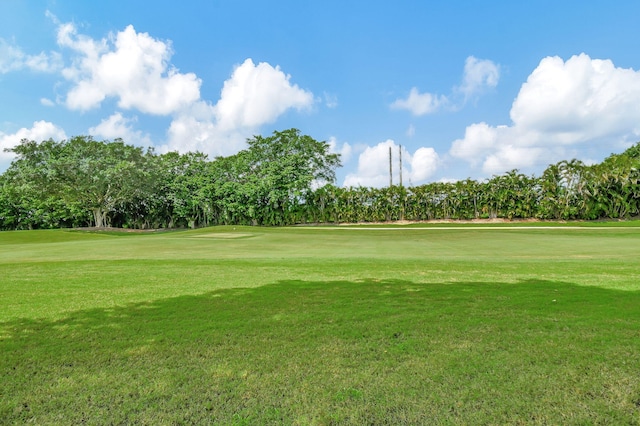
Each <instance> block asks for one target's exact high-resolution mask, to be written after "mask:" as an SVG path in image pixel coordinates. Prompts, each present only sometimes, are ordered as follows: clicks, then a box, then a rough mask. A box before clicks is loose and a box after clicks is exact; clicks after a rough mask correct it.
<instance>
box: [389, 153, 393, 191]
mask: <svg viewBox="0 0 640 426" xmlns="http://www.w3.org/2000/svg"><path fill="white" fill-rule="evenodd" d="M392 186H393V165H392V163H391V147H389V187H392Z"/></svg>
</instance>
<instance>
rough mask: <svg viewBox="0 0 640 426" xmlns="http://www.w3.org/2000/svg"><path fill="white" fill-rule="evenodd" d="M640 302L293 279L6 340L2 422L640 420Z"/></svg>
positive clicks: (526, 286)
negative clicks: (639, 307)
mask: <svg viewBox="0 0 640 426" xmlns="http://www.w3.org/2000/svg"><path fill="white" fill-rule="evenodd" d="M638 306H640V293H638V292H620V291H615V290H607V289H600V288H590V287H580V286H576V285H572V284H569V283H560V282H549V281H525V282H521V283H519V284H506V283H455V284H419V283H413V282H408V281H389V280H386V281H376V280H366V281H359V282H346V281H345V282H304V281H283V282H279V283H276V284H273V285H268V286H264V287H259V288H255V289H232V290H221V291H216V292H212V293H208V294H203V295H197V296H180V297H176V298H171V299H163V300H157V301H153V302H149V303H140V304H132V305H129V306H124V307H115V308H112V309H95V310H87V311H81V312H76V313H74V314H73V315H71V316H69V317H68V318H66V319H64V320H60V321H44V320H43V321H37V320H24V319H21V320H16V321H11V322H5V323H1V324H0V327H1V328H0V330H1V331H0V333H1V334H0V336H1V339H0V355H1V358H0V379H1V380H0V423H2V422H5V423H7V424H13V423H21V422H28V421H32V422H35V423H38V424H59V423H65V424H76V423H83V422H85V423H114V424H115V423H152V424H160V423H162V424H164V423H198V424H206V423H216V424H310V423H311V424H363V423H367V424H403V423H404V424H424V423H445V424H447V423H451V424H453V423H467V424H469V423H471V424H476V423H517V422H527V423H534V424H535V423H540V424H543V423H556V424H558V423H601V422H613V423H624V424H633V423H638V422H639V421H640V367H638V366H639V365H640V310H639V309H638Z"/></svg>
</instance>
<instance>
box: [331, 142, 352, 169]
mask: <svg viewBox="0 0 640 426" xmlns="http://www.w3.org/2000/svg"><path fill="white" fill-rule="evenodd" d="M327 143H328V144H329V151H331V153H333V154H340V161H342V164H345V163H347V162H348V161H349V160H350V159H351V153H352V152H353V148H352V147H351V145H350V144H349V143H347V142H344V143H343V144H342V145H340V143H339V142H338V140H337V139H336V138H335V137H331V138H329V140H328V141H327Z"/></svg>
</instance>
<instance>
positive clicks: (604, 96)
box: [449, 53, 640, 174]
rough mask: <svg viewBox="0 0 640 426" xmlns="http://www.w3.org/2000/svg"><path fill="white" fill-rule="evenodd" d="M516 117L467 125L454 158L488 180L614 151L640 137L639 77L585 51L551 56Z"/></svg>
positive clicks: (522, 96) (523, 95) (523, 91)
mask: <svg viewBox="0 0 640 426" xmlns="http://www.w3.org/2000/svg"><path fill="white" fill-rule="evenodd" d="M510 116H511V120H512V123H511V125H509V126H504V125H502V126H490V125H488V124H486V123H476V124H472V125H470V126H468V127H467V129H466V131H465V135H464V137H463V138H462V139H458V140H456V141H454V142H453V144H452V146H451V149H450V151H449V153H450V154H451V155H452V156H453V157H457V158H461V159H464V160H466V161H468V162H469V163H470V164H471V165H472V166H476V165H479V166H481V168H482V171H483V172H484V173H488V174H490V173H493V174H495V173H502V172H505V171H507V170H510V169H513V168H519V169H525V170H526V169H532V168H535V167H544V166H546V165H547V164H549V163H553V162H556V161H560V160H562V159H566V157H567V156H568V155H574V154H576V153H577V152H578V151H579V148H584V147H589V148H591V149H596V150H600V151H602V152H605V151H606V152H607V153H608V151H611V150H612V149H611V148H612V145H622V144H624V143H626V141H628V140H631V139H634V138H637V137H638V136H640V72H638V71H635V70H632V69H623V68H617V67H615V65H614V64H613V62H611V61H610V60H600V59H592V58H590V57H589V56H588V55H586V54H584V53H583V54H581V55H576V56H572V57H571V58H569V59H568V60H567V61H564V60H563V59H561V58H559V57H547V58H544V59H543V60H542V61H541V62H540V64H539V65H538V67H537V68H536V69H535V70H534V71H533V72H532V73H531V75H530V76H529V78H528V79H527V81H526V82H525V83H524V84H523V85H522V87H521V88H520V92H519V93H518V96H517V97H516V99H515V101H514V102H513V105H512V108H511V113H510Z"/></svg>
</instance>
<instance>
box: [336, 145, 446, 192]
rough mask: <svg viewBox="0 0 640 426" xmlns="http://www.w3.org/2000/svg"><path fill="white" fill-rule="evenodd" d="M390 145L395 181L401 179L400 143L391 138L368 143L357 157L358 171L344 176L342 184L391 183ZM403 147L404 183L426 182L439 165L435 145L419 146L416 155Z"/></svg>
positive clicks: (379, 185) (380, 184) (378, 185)
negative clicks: (373, 143) (429, 146)
mask: <svg viewBox="0 0 640 426" xmlns="http://www.w3.org/2000/svg"><path fill="white" fill-rule="evenodd" d="M389 149H391V156H392V160H391V162H392V169H393V171H392V175H393V182H394V184H398V183H399V182H400V158H399V145H397V144H396V143H395V142H394V141H393V140H391V139H388V140H386V141H384V142H380V143H379V144H377V145H375V146H367V147H366V148H365V149H364V151H363V152H362V153H361V154H360V156H359V157H358V169H357V172H356V173H350V174H348V175H347V176H346V177H345V180H344V183H343V186H346V187H349V186H366V187H377V188H380V187H384V186H387V185H389ZM401 150H402V181H403V185H405V186H409V185H417V184H421V183H424V182H425V181H426V180H427V179H428V178H430V177H431V176H433V174H434V173H435V172H436V170H437V169H438V166H439V164H440V157H439V155H438V153H437V152H436V151H435V150H434V149H433V148H425V147H422V148H419V149H418V150H416V152H414V153H413V155H412V154H411V153H410V152H409V151H407V150H406V149H405V148H404V147H402V148H401Z"/></svg>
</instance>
